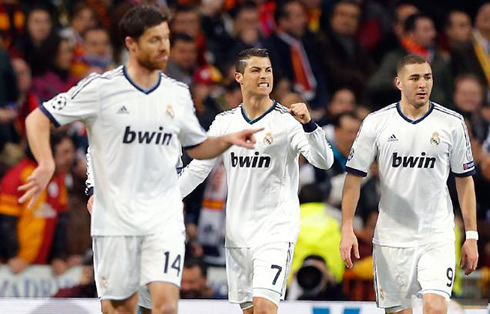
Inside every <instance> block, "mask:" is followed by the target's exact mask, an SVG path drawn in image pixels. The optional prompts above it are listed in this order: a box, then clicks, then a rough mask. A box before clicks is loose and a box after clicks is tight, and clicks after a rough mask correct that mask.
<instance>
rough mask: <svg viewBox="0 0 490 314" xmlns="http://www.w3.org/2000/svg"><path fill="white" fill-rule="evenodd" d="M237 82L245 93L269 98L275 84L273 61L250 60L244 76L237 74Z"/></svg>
mask: <svg viewBox="0 0 490 314" xmlns="http://www.w3.org/2000/svg"><path fill="white" fill-rule="evenodd" d="M237 81H238V83H240V84H242V86H243V90H244V92H247V93H251V94H257V95H263V96H269V94H270V93H271V91H272V85H273V83H274V77H273V75H272V65H271V60H270V59H269V58H261V57H251V58H249V59H248V60H247V66H246V67H245V70H244V71H243V74H239V73H238V74H237Z"/></svg>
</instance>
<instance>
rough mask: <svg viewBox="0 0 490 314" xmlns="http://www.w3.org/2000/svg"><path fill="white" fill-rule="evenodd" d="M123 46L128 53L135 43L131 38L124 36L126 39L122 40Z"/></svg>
mask: <svg viewBox="0 0 490 314" xmlns="http://www.w3.org/2000/svg"><path fill="white" fill-rule="evenodd" d="M124 44H125V45H126V48H127V49H128V51H132V50H133V49H134V45H135V44H136V41H135V40H134V39H133V38H132V37H129V36H126V38H124Z"/></svg>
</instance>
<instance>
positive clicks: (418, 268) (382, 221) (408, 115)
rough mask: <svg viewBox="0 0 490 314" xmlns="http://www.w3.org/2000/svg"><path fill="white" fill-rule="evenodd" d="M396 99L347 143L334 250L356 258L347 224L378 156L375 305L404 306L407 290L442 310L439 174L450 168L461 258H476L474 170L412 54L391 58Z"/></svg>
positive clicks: (443, 202)
mask: <svg viewBox="0 0 490 314" xmlns="http://www.w3.org/2000/svg"><path fill="white" fill-rule="evenodd" d="M395 83H396V86H397V87H398V89H400V91H401V96H402V97H401V100H400V102H398V103H396V104H392V105H390V106H387V107H385V108H384V109H381V110H379V111H376V112H373V113H371V114H370V115H368V116H367V117H366V119H365V120H364V122H363V124H362V126H361V129H360V130H359V133H358V135H357V138H356V141H355V142H354V144H353V145H352V149H351V152H350V155H349V157H348V161H347V165H346V170H347V172H348V174H347V176H346V179H345V184H344V193H343V198H342V241H341V247H340V249H341V255H342V259H343V260H344V261H345V263H346V265H347V267H349V268H351V267H352V260H351V250H354V255H355V256H356V257H357V258H359V251H358V246H357V239H356V237H355V235H354V232H353V229H352V220H353V218H354V212H355V207H356V204H357V201H358V199H359V190H360V186H361V179H362V177H363V176H365V175H366V172H367V171H368V169H369V167H370V165H371V163H372V162H373V161H374V160H377V162H378V169H379V177H380V182H381V199H380V202H379V217H378V221H377V224H376V230H375V234H374V240H373V242H374V253H373V261H374V283H375V290H376V297H377V303H378V306H379V307H381V308H384V309H385V311H386V312H388V313H391V312H393V313H394V312H396V313H398V312H402V313H411V298H412V296H413V295H419V296H423V301H424V313H444V312H446V311H447V305H446V299H448V298H449V296H450V295H451V290H452V284H453V279H454V273H455V267H456V261H455V256H456V254H455V243H454V241H455V236H454V230H453V228H454V214H453V208H452V204H451V198H450V197H449V191H448V188H447V185H446V181H447V178H448V175H449V172H450V171H451V172H452V173H453V174H454V175H455V176H456V188H457V191H458V199H459V202H460V204H461V211H462V213H463V218H464V224H465V229H466V241H465V243H464V245H463V249H462V251H461V257H462V260H461V265H462V266H463V267H465V268H466V274H469V273H471V272H472V271H473V270H474V269H475V268H476V264H477V259H478V252H477V246H476V240H477V236H478V234H477V232H476V206H475V191H474V185H473V179H472V177H471V175H472V174H473V173H474V171H475V169H474V168H475V166H474V163H473V157H472V154H471V144H470V141H469V137H468V132H467V130H466V126H465V123H464V120H463V117H462V116H461V115H459V114H457V113H455V112H453V111H451V110H448V109H446V108H444V107H442V106H441V105H439V104H436V103H433V102H431V101H429V96H430V92H431V90H432V70H431V67H430V65H429V63H427V61H426V60H425V59H423V58H422V57H420V56H414V55H411V56H407V57H405V58H403V59H401V60H400V62H399V64H398V76H397V78H396V79H395Z"/></svg>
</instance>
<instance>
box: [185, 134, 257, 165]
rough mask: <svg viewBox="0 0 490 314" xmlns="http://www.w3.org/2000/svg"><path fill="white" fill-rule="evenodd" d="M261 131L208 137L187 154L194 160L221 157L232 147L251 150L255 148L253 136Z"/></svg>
mask: <svg viewBox="0 0 490 314" xmlns="http://www.w3.org/2000/svg"><path fill="white" fill-rule="evenodd" d="M262 130H263V128H261V129H256V130H243V131H240V132H235V133H231V134H227V135H223V136H219V137H209V138H208V139H207V140H205V141H204V142H202V143H201V144H200V145H198V146H196V147H194V148H191V149H188V150H187V153H188V154H189V156H190V157H192V158H195V159H210V158H214V157H217V156H219V155H221V154H222V153H224V152H225V151H226V150H227V149H228V148H230V147H231V146H232V145H238V146H242V147H245V148H249V149H253V148H254V147H255V136H254V134H255V133H257V132H260V131H262Z"/></svg>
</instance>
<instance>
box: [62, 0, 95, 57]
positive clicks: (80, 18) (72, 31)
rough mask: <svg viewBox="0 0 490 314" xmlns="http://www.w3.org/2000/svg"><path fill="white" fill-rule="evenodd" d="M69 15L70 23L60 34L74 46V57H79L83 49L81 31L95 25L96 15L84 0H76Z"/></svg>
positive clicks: (83, 31)
mask: <svg viewBox="0 0 490 314" xmlns="http://www.w3.org/2000/svg"><path fill="white" fill-rule="evenodd" d="M69 16H70V25H69V26H68V27H66V28H64V29H62V30H61V32H60V35H61V37H63V38H66V39H68V40H69V41H70V44H71V46H72V47H74V53H75V58H76V59H77V58H80V57H81V56H82V55H83V53H84V51H83V47H82V42H83V38H82V36H83V33H85V31H86V30H87V29H89V28H91V27H95V26H96V25H97V16H96V14H95V11H94V9H93V8H92V7H91V6H90V5H88V4H87V3H86V2H85V1H78V2H77V3H76V4H75V5H74V7H73V9H72V12H71V14H70V15H69Z"/></svg>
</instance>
